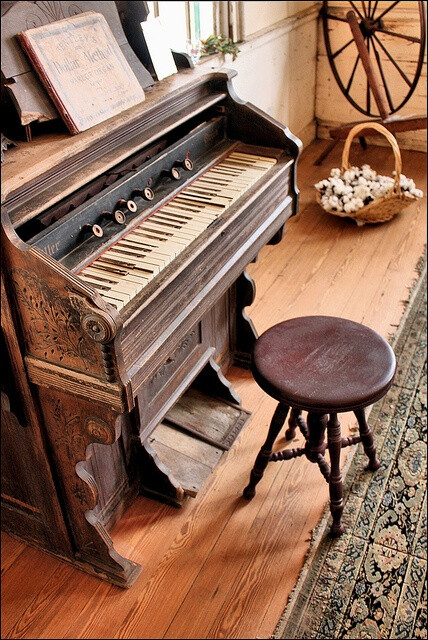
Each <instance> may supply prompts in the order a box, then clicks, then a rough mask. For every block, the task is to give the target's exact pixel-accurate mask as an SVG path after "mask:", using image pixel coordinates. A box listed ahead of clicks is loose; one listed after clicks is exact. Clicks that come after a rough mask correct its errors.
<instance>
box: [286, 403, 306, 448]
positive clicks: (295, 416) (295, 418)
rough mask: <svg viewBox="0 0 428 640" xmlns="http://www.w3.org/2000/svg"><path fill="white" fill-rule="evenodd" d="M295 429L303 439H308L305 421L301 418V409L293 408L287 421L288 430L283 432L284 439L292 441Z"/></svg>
mask: <svg viewBox="0 0 428 640" xmlns="http://www.w3.org/2000/svg"><path fill="white" fill-rule="evenodd" d="M297 427H298V428H299V429H300V431H301V432H302V434H303V436H304V438H305V439H306V440H307V439H308V427H307V426H306V422H305V419H304V418H303V416H302V410H301V409H295V408H294V407H293V408H292V409H291V411H290V418H289V420H288V429H287V431H286V432H285V439H286V440H292V439H293V438H294V437H295V435H296V429H297Z"/></svg>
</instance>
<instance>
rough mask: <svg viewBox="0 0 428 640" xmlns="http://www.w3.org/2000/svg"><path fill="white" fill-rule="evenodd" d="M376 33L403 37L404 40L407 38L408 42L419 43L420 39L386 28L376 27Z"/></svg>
mask: <svg viewBox="0 0 428 640" xmlns="http://www.w3.org/2000/svg"><path fill="white" fill-rule="evenodd" d="M377 32H378V33H384V34H385V35H387V36H394V38H404V40H408V41H409V42H416V43H417V44H420V42H421V39H420V38H415V37H414V36H407V35H406V34H405V33H398V32H397V31H388V30H387V29H377Z"/></svg>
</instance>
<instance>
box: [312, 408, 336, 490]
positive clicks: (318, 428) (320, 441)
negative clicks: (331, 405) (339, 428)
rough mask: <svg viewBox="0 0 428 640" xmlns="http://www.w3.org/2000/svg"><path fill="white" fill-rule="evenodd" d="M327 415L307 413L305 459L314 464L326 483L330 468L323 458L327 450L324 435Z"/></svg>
mask: <svg viewBox="0 0 428 640" xmlns="http://www.w3.org/2000/svg"><path fill="white" fill-rule="evenodd" d="M327 421H328V416H327V414H320V413H313V412H309V413H308V440H307V443H306V457H307V458H308V460H310V461H311V462H316V463H317V465H318V466H319V468H320V471H321V473H322V474H323V476H324V478H325V479H326V480H327V482H328V481H329V479H330V466H329V464H328V462H327V460H326V459H325V457H324V453H325V450H326V448H327V445H326V442H325V438H324V434H325V430H326V428H327Z"/></svg>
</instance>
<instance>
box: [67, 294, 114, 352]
mask: <svg viewBox="0 0 428 640" xmlns="http://www.w3.org/2000/svg"><path fill="white" fill-rule="evenodd" d="M68 296H69V298H70V302H71V305H72V306H73V307H74V308H75V309H76V311H78V312H79V314H80V322H81V325H82V329H83V330H84V331H86V333H87V334H88V335H89V336H90V337H91V338H92V340H94V341H95V342H98V343H100V344H107V343H108V342H111V341H112V340H113V339H114V338H115V336H116V333H117V329H118V327H117V324H116V322H115V321H114V319H113V318H112V316H110V315H109V314H108V313H106V312H105V311H101V310H100V309H95V308H94V307H92V304H91V302H90V301H89V300H88V299H87V298H86V297H85V296H83V295H81V294H79V293H76V292H75V291H71V290H69V292H68Z"/></svg>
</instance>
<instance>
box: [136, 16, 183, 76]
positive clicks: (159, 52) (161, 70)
mask: <svg viewBox="0 0 428 640" xmlns="http://www.w3.org/2000/svg"><path fill="white" fill-rule="evenodd" d="M141 28H142V30H143V34H144V39H145V41H146V45H147V49H148V51H149V55H150V58H151V61H152V65H153V68H154V70H155V73H156V77H157V79H158V80H162V79H163V78H167V77H168V76H171V75H172V74H173V73H177V65H176V64H175V61H174V57H173V55H172V53H171V48H170V47H169V46H168V39H167V37H166V34H165V32H164V30H163V28H162V24H161V22H160V20H159V18H150V19H148V20H146V21H145V22H142V23H141Z"/></svg>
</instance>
